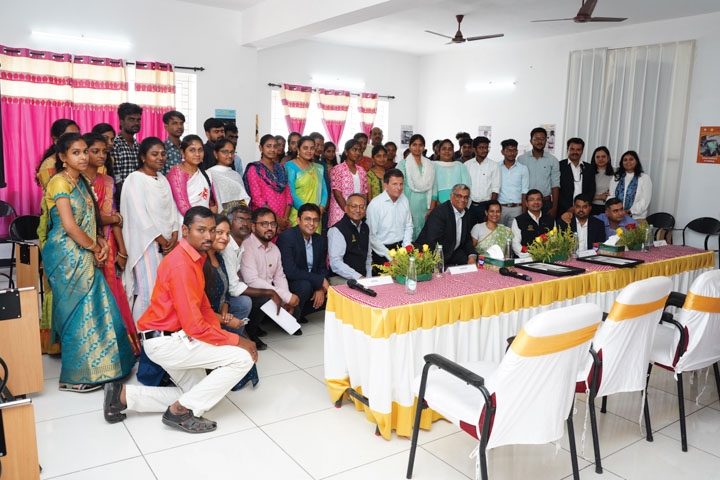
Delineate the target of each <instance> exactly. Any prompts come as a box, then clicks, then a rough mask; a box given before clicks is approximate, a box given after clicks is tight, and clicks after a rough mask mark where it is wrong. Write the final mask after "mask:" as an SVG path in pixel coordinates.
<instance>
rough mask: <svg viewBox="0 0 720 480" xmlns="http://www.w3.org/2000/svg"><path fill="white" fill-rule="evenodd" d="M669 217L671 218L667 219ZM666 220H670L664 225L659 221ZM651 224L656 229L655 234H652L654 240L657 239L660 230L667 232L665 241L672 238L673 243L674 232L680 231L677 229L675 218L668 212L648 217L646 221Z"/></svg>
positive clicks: (656, 213)
mask: <svg viewBox="0 0 720 480" xmlns="http://www.w3.org/2000/svg"><path fill="white" fill-rule="evenodd" d="M667 217H669V218H667ZM661 218H662V219H665V220H668V222H667V223H663V221H662V220H658V219H661ZM645 221H647V222H648V223H649V224H651V225H652V226H653V228H654V229H655V231H654V232H652V235H653V238H657V234H658V232H659V231H660V230H664V231H665V238H664V240H667V238H668V236H669V237H670V240H671V241H670V242H668V243H672V232H674V231H676V230H679V229H678V228H675V217H673V216H672V214H670V213H667V212H655V213H653V214H652V215H648V217H647V218H646V219H645Z"/></svg>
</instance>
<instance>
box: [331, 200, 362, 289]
mask: <svg viewBox="0 0 720 480" xmlns="http://www.w3.org/2000/svg"><path fill="white" fill-rule="evenodd" d="M366 207H367V202H366V201H365V196H364V195H361V194H359V193H353V194H352V195H350V196H349V197H348V198H347V201H346V202H345V215H344V216H343V217H342V218H341V219H340V220H338V222H337V223H335V225H333V226H332V227H331V228H330V230H328V251H329V253H330V255H329V256H330V268H331V269H332V271H333V273H334V274H335V275H336V276H332V277H330V284H331V285H341V284H344V283H345V282H347V280H350V279H354V280H357V279H358V278H364V277H369V276H370V274H371V273H372V254H371V250H370V228H369V227H368V225H367V223H365V222H364V221H363V218H365V208H366Z"/></svg>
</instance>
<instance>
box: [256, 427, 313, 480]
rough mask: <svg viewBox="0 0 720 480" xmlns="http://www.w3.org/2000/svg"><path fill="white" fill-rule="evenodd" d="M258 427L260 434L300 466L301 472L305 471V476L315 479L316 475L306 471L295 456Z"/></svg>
mask: <svg viewBox="0 0 720 480" xmlns="http://www.w3.org/2000/svg"><path fill="white" fill-rule="evenodd" d="M259 428H260V431H261V432H262V434H263V435H265V437H267V439H268V440H270V441H271V442H272V443H273V444H275V446H276V447H277V448H279V449H280V451H281V452H283V453H284V454H285V455H286V456H287V457H288V458H289V459H290V460H292V462H293V463H294V464H295V465H297V466H298V468H300V470H302V471H303V472H305V473H306V474H307V476H308V477H310V478H312V479H313V480H317V478H316V477H314V476H313V475H312V474H311V473H310V472H308V471H307V469H306V468H305V467H304V466H302V465H301V464H300V462H298V461H297V460H296V459H295V457H293V456H292V455H290V453H289V452H287V451H285V449H284V448H283V447H282V446H281V445H280V444H279V443H278V442H276V441H275V439H274V438H272V437H271V436H270V435H269V434H268V433H267V432H266V431H265V430H263V429H262V427H259Z"/></svg>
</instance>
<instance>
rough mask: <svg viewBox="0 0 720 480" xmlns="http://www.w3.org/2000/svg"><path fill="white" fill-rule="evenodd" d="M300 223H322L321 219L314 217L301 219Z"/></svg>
mask: <svg viewBox="0 0 720 480" xmlns="http://www.w3.org/2000/svg"><path fill="white" fill-rule="evenodd" d="M300 221H301V222H306V223H318V222H319V221H320V219H319V218H314V217H313V218H307V217H306V218H301V219H300Z"/></svg>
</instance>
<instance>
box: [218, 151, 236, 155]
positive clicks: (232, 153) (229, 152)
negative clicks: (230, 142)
mask: <svg viewBox="0 0 720 480" xmlns="http://www.w3.org/2000/svg"><path fill="white" fill-rule="evenodd" d="M220 153H222V154H223V155H235V150H220Z"/></svg>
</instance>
